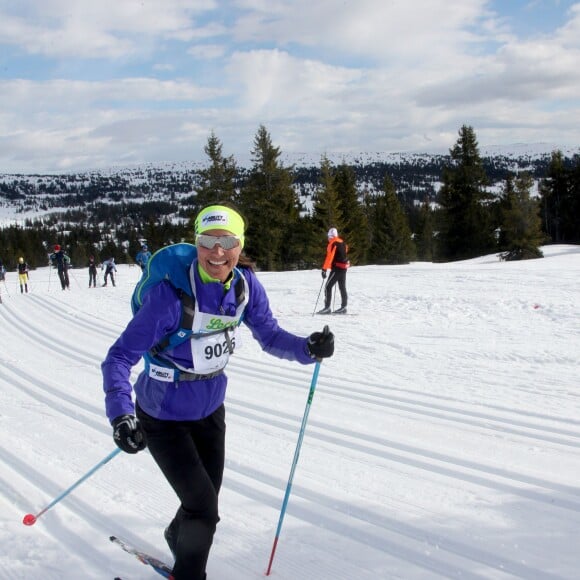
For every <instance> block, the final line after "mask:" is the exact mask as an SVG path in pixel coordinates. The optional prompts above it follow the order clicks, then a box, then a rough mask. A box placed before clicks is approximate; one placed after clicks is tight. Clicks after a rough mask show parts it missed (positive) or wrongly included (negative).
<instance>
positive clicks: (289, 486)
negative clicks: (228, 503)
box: [266, 326, 329, 576]
mask: <svg viewBox="0 0 580 580" xmlns="http://www.w3.org/2000/svg"><path fill="white" fill-rule="evenodd" d="M322 332H323V334H325V335H326V334H328V333H329V328H328V326H325V327H324V330H323V331H322ZM320 363H321V360H320V359H318V360H317V361H316V364H315V366H314V373H313V374H312V381H311V382H310V391H309V392H308V400H307V402H306V408H305V409H304V416H303V417H302V425H301V427H300V434H299V435H298V443H297V444H296V450H295V451H294V459H293V461H292V467H291V468H290V477H289V478H288V483H287V485H286V493H285V494H284V501H283V502H282V509H281V510H280V518H279V520H278V528H277V529H276V535H275V537H274V544H273V546H272V552H271V554H270V561H269V562H268V569H267V570H266V576H269V575H270V571H271V570H272V562H273V561H274V554H275V552H276V547H277V546H278V539H279V538H280V532H281V530H282V522H283V521H284V515H285V513H286V508H287V506H288V499H289V498H290V490H291V489H292V480H293V479H294V472H295V471H296V465H297V463H298V457H299V456H300V448H301V447H302V440H303V439H304V431H305V430H306V423H307V421H308V414H309V413H310V406H311V405H312V399H313V398H314V391H315V390H316V382H317V381H318V373H319V372H320Z"/></svg>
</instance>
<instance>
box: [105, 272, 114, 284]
mask: <svg viewBox="0 0 580 580" xmlns="http://www.w3.org/2000/svg"><path fill="white" fill-rule="evenodd" d="M109 276H110V277H111V284H112V285H113V286H114V285H115V277H114V276H113V270H110V271H105V286H106V285H107V278H108V277H109Z"/></svg>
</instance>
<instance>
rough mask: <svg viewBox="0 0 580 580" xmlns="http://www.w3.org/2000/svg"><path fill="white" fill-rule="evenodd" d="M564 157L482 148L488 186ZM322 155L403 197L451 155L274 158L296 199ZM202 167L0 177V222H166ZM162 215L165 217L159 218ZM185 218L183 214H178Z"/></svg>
mask: <svg viewBox="0 0 580 580" xmlns="http://www.w3.org/2000/svg"><path fill="white" fill-rule="evenodd" d="M557 149H558V150H560V151H562V153H563V155H564V157H565V158H568V159H572V158H573V157H574V156H575V155H580V146H578V147H556V146H553V145H551V144H548V143H535V144H525V143H520V144H513V145H510V146H487V147H480V155H481V157H482V160H483V163H484V167H485V169H486V172H487V174H488V176H489V178H490V182H491V184H490V185H491V187H492V188H498V187H499V184H500V183H501V181H502V180H503V179H505V176H506V175H507V174H508V173H510V172H519V171H528V172H530V173H531V174H532V176H533V177H534V179H536V181H537V180H539V179H541V178H542V177H543V176H544V175H545V172H546V169H547V167H548V164H549V162H550V158H551V154H552V152H553V151H555V150H557ZM323 156H325V157H327V158H328V159H329V161H330V162H331V163H332V164H333V165H335V166H337V165H340V164H346V165H348V166H351V167H352V168H353V171H354V173H355V176H356V181H357V187H358V189H359V191H360V192H361V195H362V194H363V193H372V192H374V191H377V190H381V188H382V186H383V182H384V178H385V176H386V175H389V177H390V178H391V179H392V181H393V182H394V184H395V187H396V189H397V193H398V194H399V195H400V196H401V197H402V198H405V199H406V200H411V199H416V200H422V199H424V198H425V197H426V196H427V197H430V198H432V199H433V198H434V197H435V196H436V193H437V191H438V189H439V186H440V183H441V174H442V170H443V168H444V166H445V165H446V164H447V163H448V162H449V151H446V152H444V153H420V152H398V153H397V152H393V153H384V152H360V153H352V152H351V153H340V152H339V153H321V154H312V153H284V152H282V153H281V155H280V161H281V163H282V164H283V165H284V166H285V167H291V166H292V167H293V169H294V175H295V188H296V191H297V194H298V195H299V198H300V200H301V201H302V202H303V203H305V204H308V201H309V199H310V198H311V196H312V194H313V193H314V192H315V191H316V189H317V188H318V187H319V184H320V181H319V178H320V171H319V169H320V163H321V160H322V157H323ZM232 157H233V158H234V160H235V161H236V164H237V166H238V169H239V173H240V178H241V179H243V177H244V175H245V174H247V172H248V171H249V169H250V168H251V166H252V161H251V157H250V156H247V157H246V158H239V157H237V156H232ZM207 165H208V164H207V163H201V162H198V161H181V162H161V163H143V164H138V165H134V166H113V167H109V168H107V169H95V170H87V171H70V172H63V173H58V174H57V173H54V174H52V173H51V174H29V175H24V174H10V173H4V174H2V173H0V225H2V224H4V225H6V224H8V223H14V222H22V221H23V220H25V219H35V218H44V217H46V216H47V215H49V214H58V213H62V212H65V211H69V210H71V209H74V210H79V211H82V212H83V213H84V212H85V211H86V210H87V209H88V208H90V207H91V206H94V205H95V204H111V205H114V204H120V203H125V204H131V205H133V206H135V205H138V204H147V203H149V204H157V205H159V208H157V211H158V212H159V211H160V212H161V215H165V216H166V217H168V218H169V219H172V218H174V217H175V215H174V207H175V205H179V207H180V209H181V210H183V211H184V212H186V211H187V207H188V205H191V204H192V201H193V200H194V196H195V194H196V189H197V188H198V187H199V185H200V182H201V176H200V171H201V170H203V169H205V168H206V167H207ZM165 212H167V214H165ZM182 215H183V214H182Z"/></svg>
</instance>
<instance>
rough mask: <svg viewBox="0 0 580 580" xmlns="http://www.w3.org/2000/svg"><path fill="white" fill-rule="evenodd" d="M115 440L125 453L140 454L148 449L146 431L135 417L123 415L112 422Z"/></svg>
mask: <svg viewBox="0 0 580 580" xmlns="http://www.w3.org/2000/svg"><path fill="white" fill-rule="evenodd" d="M112 425H113V439H114V440H115V443H116V444H117V447H118V448H119V449H121V450H122V451H124V452H125V453H138V452H139V451H142V450H143V449H145V447H147V441H146V439H145V431H143V427H141V423H139V419H137V417H135V416H134V415H121V416H119V417H116V418H115V419H113V421H112Z"/></svg>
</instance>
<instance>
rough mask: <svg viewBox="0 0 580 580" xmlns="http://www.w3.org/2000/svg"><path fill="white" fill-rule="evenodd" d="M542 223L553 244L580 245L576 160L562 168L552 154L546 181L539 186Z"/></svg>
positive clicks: (579, 160)
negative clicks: (579, 243)
mask: <svg viewBox="0 0 580 580" xmlns="http://www.w3.org/2000/svg"><path fill="white" fill-rule="evenodd" d="M540 193H541V196H542V223H543V227H544V229H545V231H546V233H547V234H548V236H549V237H550V239H551V240H552V241H553V242H556V243H578V242H580V156H578V155H576V156H575V157H574V159H573V161H572V164H566V162H565V159H564V156H563V154H562V152H561V151H554V152H553V153H552V158H551V160H550V165H549V167H548V173H547V177H546V179H544V180H543V182H542V183H541V185H540Z"/></svg>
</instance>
